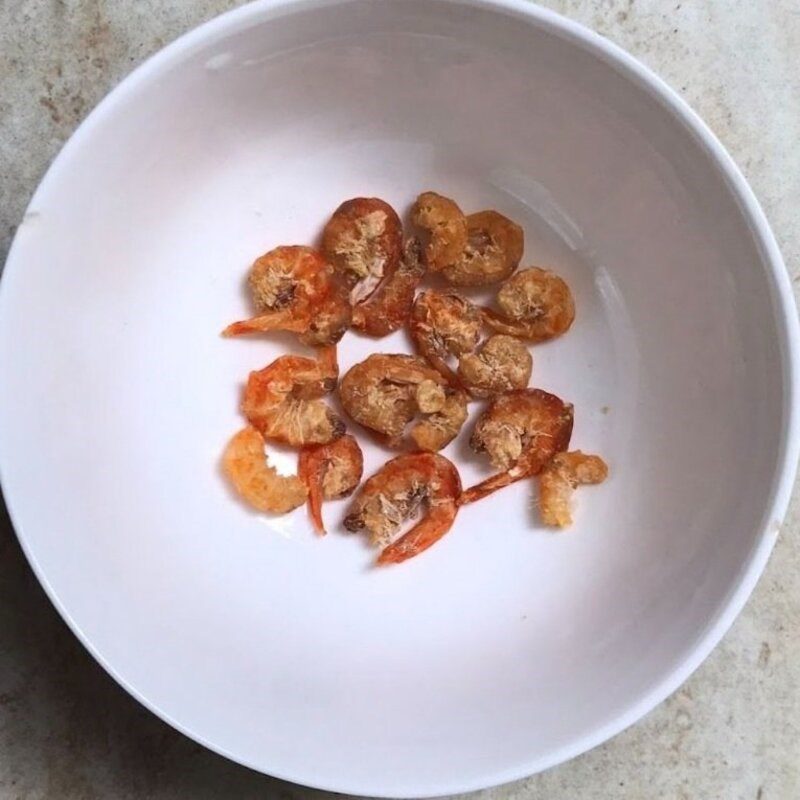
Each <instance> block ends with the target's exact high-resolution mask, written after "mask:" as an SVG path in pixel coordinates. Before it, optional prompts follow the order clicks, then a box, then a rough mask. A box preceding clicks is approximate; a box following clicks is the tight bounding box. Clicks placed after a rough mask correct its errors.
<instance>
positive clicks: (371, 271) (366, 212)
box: [322, 197, 403, 305]
mask: <svg viewBox="0 0 800 800" xmlns="http://www.w3.org/2000/svg"><path fill="white" fill-rule="evenodd" d="M402 250H403V225H402V223H401V222H400V217H398V216H397V213H396V212H395V210H394V209H393V208H392V207H391V206H390V205H389V204H388V203H385V202H384V201H383V200H380V199H378V198H377V197H355V198H353V199H352V200H346V201H345V202H344V203H342V204H341V205H340V206H339V208H337V209H336V211H334V212H333V216H331V218H330V220H328V223H327V225H326V226H325V230H324V231H323V232H322V252H323V253H324V254H325V256H326V257H327V258H328V260H329V261H330V262H331V263H332V264H333V265H334V267H336V269H337V270H338V271H339V272H340V274H341V275H342V276H343V277H344V281H345V283H346V284H347V286H348V287H349V288H350V300H351V302H352V303H353V305H357V304H358V303H361V302H363V301H364V300H366V299H367V298H368V297H369V296H370V295H371V294H372V293H373V292H374V291H375V289H376V288H377V287H378V284H379V283H380V282H381V280H382V278H383V276H384V275H388V274H392V273H394V272H395V271H396V270H397V267H398V264H399V262H400V258H401V255H402Z"/></svg>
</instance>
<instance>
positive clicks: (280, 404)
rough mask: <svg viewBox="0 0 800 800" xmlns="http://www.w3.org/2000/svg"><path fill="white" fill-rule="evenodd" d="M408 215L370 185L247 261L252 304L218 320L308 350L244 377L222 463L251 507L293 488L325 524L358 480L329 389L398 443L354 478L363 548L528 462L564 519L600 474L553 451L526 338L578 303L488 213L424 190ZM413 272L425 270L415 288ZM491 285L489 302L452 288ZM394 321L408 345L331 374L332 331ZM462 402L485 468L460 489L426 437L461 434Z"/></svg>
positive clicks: (558, 322)
mask: <svg viewBox="0 0 800 800" xmlns="http://www.w3.org/2000/svg"><path fill="white" fill-rule="evenodd" d="M410 219H411V221H412V225H413V227H414V233H413V235H411V236H408V237H404V232H403V225H402V223H401V221H400V218H399V217H398V215H397V213H396V212H395V210H394V209H393V208H392V207H391V206H390V205H388V204H387V203H385V202H384V201H383V200H379V199H377V198H366V197H357V198H354V199H352V200H347V201H346V202H344V203H342V205H340V206H339V208H337V209H336V211H335V212H334V213H333V215H332V216H331V218H330V220H328V223H327V225H326V226H325V229H324V231H323V234H322V240H321V246H320V248H319V249H314V248H311V247H301V246H290V247H276V248H275V249H274V250H270V251H269V252H268V253H265V254H264V255H262V256H261V257H260V258H257V259H256V261H255V262H254V264H253V266H252V267H251V270H250V275H249V279H248V285H249V289H250V294H251V296H252V301H253V307H254V309H255V312H256V313H255V315H254V316H253V317H252V318H250V319H247V320H242V321H240V322H234V323H233V324H232V325H229V326H228V327H227V328H226V329H225V331H224V334H225V335H226V336H239V335H242V334H249V333H262V332H267V331H289V332H292V333H294V334H296V336H297V337H298V339H299V341H300V342H302V343H303V344H305V345H307V346H309V347H312V348H315V350H316V355H315V357H313V358H311V357H307V356H299V355H284V356H280V357H279V358H277V359H275V360H274V361H273V362H272V363H271V364H268V365H267V366H265V367H264V368H263V369H260V370H256V371H254V372H251V373H250V376H249V378H248V380H247V384H246V386H245V390H244V395H243V398H242V404H241V410H242V413H243V415H244V417H245V418H246V420H247V423H248V424H247V427H245V428H243V429H242V430H241V431H239V432H238V433H237V434H235V435H234V437H233V438H232V439H231V440H230V442H229V443H228V445H227V447H226V449H225V453H224V456H223V461H222V465H223V469H224V472H225V474H226V475H227V477H228V478H229V480H230V482H231V484H232V486H233V487H234V489H235V490H236V491H237V493H238V494H239V495H240V496H241V498H242V499H243V500H244V501H246V502H247V503H248V504H249V505H250V506H252V507H253V508H255V509H257V510H259V511H264V512H271V513H275V514H285V513H287V512H289V511H292V510H293V509H295V508H297V507H298V506H300V505H302V504H304V503H307V504H308V511H309V515H310V517H311V521H312V523H313V525H314V528H315V529H316V530H317V531H318V532H319V533H320V534H324V533H325V524H324V522H323V518H322V504H323V502H324V501H325V500H332V499H337V498H343V497H348V496H349V495H351V494H353V493H354V492H355V491H356V489H358V487H359V484H361V478H362V473H363V456H362V452H361V448H360V446H359V444H358V442H357V440H356V439H355V437H354V436H353V435H352V434H348V433H346V424H345V421H344V420H343V419H342V417H341V416H340V415H339V414H337V412H336V411H335V410H334V409H333V408H332V407H331V405H330V404H329V403H328V402H327V401H326V398H327V397H328V395H331V394H332V393H336V394H337V395H338V400H339V402H340V404H341V407H342V409H344V412H345V413H346V415H347V416H348V417H349V418H350V420H352V421H353V422H355V423H357V424H358V425H359V426H361V427H362V428H366V429H367V430H369V431H370V432H371V434H372V435H373V437H375V438H376V439H377V440H378V441H380V442H381V443H382V444H384V445H385V446H387V447H389V448H392V449H401V450H407V451H409V452H405V453H402V454H401V455H398V456H397V457H395V458H393V459H391V460H390V461H388V462H387V463H386V464H384V466H383V467H381V468H380V469H379V470H378V471H377V472H376V473H375V474H374V475H372V477H370V478H369V479H368V480H366V481H365V482H364V483H363V484H362V485H361V488H360V489H359V491H358V493H357V494H356V496H355V499H354V500H353V502H352V504H351V506H350V509H349V511H348V513H347V515H346V516H345V518H344V522H343V524H344V528H345V529H346V530H348V531H364V532H366V533H367V534H368V536H369V539H370V541H371V542H372V544H374V545H377V546H379V547H380V548H381V553H380V555H379V557H378V562H377V563H378V564H394V563H399V562H401V561H405V560H406V559H409V558H412V557H413V556H415V555H417V554H419V553H421V552H422V551H423V550H426V549H427V548H428V547H430V546H431V545H433V544H435V543H436V542H437V541H438V540H439V539H441V538H442V536H444V535H445V534H446V533H447V532H448V531H449V530H450V528H451V527H452V525H453V523H454V521H455V518H456V515H457V514H458V512H459V509H460V508H461V507H462V506H464V505H466V504H468V503H473V502H475V501H477V500H480V499H482V498H484V497H486V496H487V495H489V494H491V493H493V492H495V491H497V490H498V489H501V488H503V487H504V486H508V485H509V484H511V483H514V482H515V481H519V480H522V479H524V478H530V477H534V476H536V477H537V478H538V483H539V501H538V506H539V512H540V515H541V519H542V522H543V523H544V524H546V525H551V526H555V527H565V526H567V525H569V524H571V522H572V511H571V496H572V493H573V492H574V490H575V488H576V487H577V486H579V485H583V484H594V483H600V482H602V481H603V480H605V478H606V477H607V474H608V468H607V466H606V464H605V462H604V461H603V460H602V459H601V458H600V457H599V456H596V455H585V454H584V453H582V452H581V451H580V450H576V451H571V452H570V451H569V450H568V448H569V444H570V438H571V436H572V425H573V416H574V411H573V407H572V405H571V404H570V403H566V402H564V401H563V400H561V399H560V398H559V397H556V396H555V395H553V394H550V393H548V392H545V391H544V390H542V389H534V388H529V386H528V384H529V381H530V378H531V371H532V369H533V359H532V357H531V353H530V351H529V349H528V345H529V344H530V343H538V342H544V341H547V340H548V339H553V338H555V337H557V336H561V335H562V334H564V333H566V332H567V331H568V330H569V328H570V326H571V325H572V323H573V320H574V319H575V303H574V301H573V297H572V293H571V291H570V289H569V286H567V284H566V283H565V282H564V280H563V279H562V278H560V277H559V276H558V275H556V274H555V273H554V272H551V271H550V270H548V269H543V268H541V267H530V268H526V269H519V264H520V261H521V260H522V254H523V247H524V234H523V230H522V228H521V227H520V226H519V225H517V224H516V223H514V222H512V221H511V220H510V219H508V218H506V217H504V216H503V215H502V214H500V213H498V212H497V211H493V210H487V211H479V212H477V213H475V214H467V215H465V214H464V213H463V212H462V211H461V209H460V208H459V206H458V205H457V204H456V202H455V201H454V200H452V199H450V198H449V197H444V196H442V195H439V194H436V193H435V192H424V193H423V194H421V195H420V196H419V197H418V198H417V200H416V202H415V203H414V206H413V208H412V209H411V215H410ZM426 275H430V276H432V277H433V279H434V282H436V283H437V284H438V286H437V287H435V288H428V289H425V290H422V291H419V292H418V291H417V289H418V288H419V286H420V284H421V282H422V280H423V278H424V277H425V276H426ZM492 285H495V286H497V293H496V296H495V304H494V306H493V307H482V306H479V305H476V304H475V303H473V302H472V301H471V300H469V299H468V298H467V297H465V296H464V295H463V294H461V293H460V292H459V290H458V287H484V286H492ZM402 327H407V329H408V332H409V334H410V336H411V339H412V341H413V342H414V345H415V348H416V350H417V355H408V354H404V353H375V354H373V355H371V356H369V357H368V358H366V359H365V360H364V361H361V362H360V363H358V364H355V365H353V366H352V367H351V368H350V369H349V370H348V371H347V372H346V373H345V375H344V376H342V378H341V380H339V365H338V361H337V351H336V346H337V343H338V342H339V340H340V339H341V338H342V336H344V334H345V332H346V331H347V330H348V329H349V328H353V329H354V330H356V331H358V332H360V333H363V334H367V335H369V336H373V337H382V336H386V335H387V334H389V333H392V332H393V331H396V330H399V329H400V328H402ZM486 334H488V335H486ZM476 400H486V401H488V402H487V404H486V407H485V409H484V410H483V412H482V413H481V414H480V415H479V416H478V419H477V423H476V424H475V426H474V428H473V430H472V433H471V436H470V439H469V444H470V447H471V448H472V449H473V450H474V451H475V452H476V453H483V454H485V455H486V456H487V458H488V460H489V462H490V464H491V466H492V467H493V468H494V469H495V470H496V473H495V474H494V475H492V476H491V477H489V478H487V479H486V480H484V481H482V482H481V483H479V484H477V485H476V486H472V487H469V488H467V489H462V487H461V479H460V477H459V474H458V470H457V469H456V467H455V465H454V464H453V463H452V462H451V461H449V460H448V459H447V458H445V457H444V456H442V455H440V454H439V452H438V451H439V450H441V449H442V448H444V447H445V446H446V445H448V444H449V443H450V442H452V441H453V439H455V438H456V436H458V434H459V432H460V431H461V429H462V427H463V425H464V423H465V422H466V420H467V416H468V407H469V403H470V402H473V401H476ZM270 441H272V442H280V443H282V444H284V445H289V446H291V447H296V448H298V449H299V457H298V467H297V475H280V474H279V473H278V472H277V471H276V470H275V468H274V467H271V466H270V465H269V461H268V457H267V454H266V452H265V446H266V443H267V442H270ZM420 511H421V512H422V516H421V519H419V520H418V521H417V522H416V523H415V524H414V525H413V526H412V527H411V528H410V530H408V531H407V532H406V533H404V534H401V532H400V529H401V528H402V527H403V525H404V523H405V522H406V521H407V520H409V519H410V518H412V517H413V516H415V515H417V514H418V513H419V512H420Z"/></svg>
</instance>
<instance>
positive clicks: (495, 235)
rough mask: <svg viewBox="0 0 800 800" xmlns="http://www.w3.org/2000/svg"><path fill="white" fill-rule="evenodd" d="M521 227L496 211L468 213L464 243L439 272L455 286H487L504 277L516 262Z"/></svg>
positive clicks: (518, 258) (518, 253)
mask: <svg viewBox="0 0 800 800" xmlns="http://www.w3.org/2000/svg"><path fill="white" fill-rule="evenodd" d="M523 247H524V234H523V232H522V228H520V226H519V225H517V224H516V223H515V222H512V221H511V220H510V219H508V218H507V217H504V216H503V215H502V214H499V213H498V212H497V211H479V212H478V213H477V214H470V215H469V216H468V217H467V245H466V247H465V248H464V251H463V252H462V253H461V255H460V256H459V257H458V259H456V260H455V261H454V262H453V263H452V264H449V265H447V266H446V267H445V268H444V269H443V270H442V275H443V276H444V277H445V279H446V280H448V281H450V283H454V284H456V285H457V286H487V285H488V284H490V283H497V282H498V281H502V280H505V279H506V278H507V277H508V276H509V275H511V273H512V272H513V271H514V270H515V269H516V268H517V267H518V266H519V262H520V259H521V258H522V250H523Z"/></svg>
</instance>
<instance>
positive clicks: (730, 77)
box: [0, 0, 800, 800]
mask: <svg viewBox="0 0 800 800" xmlns="http://www.w3.org/2000/svg"><path fill="white" fill-rule="evenodd" d="M236 4H237V3H236V2H234V1H233V0H0V263H3V262H4V261H5V255H6V253H7V251H8V247H9V245H10V242H11V239H12V237H13V234H14V231H15V228H16V225H17V224H18V223H19V221H20V219H21V217H22V214H23V210H24V208H25V206H26V204H27V202H28V199H29V197H30V195H31V193H32V191H33V189H34V188H35V186H36V184H37V182H38V181H39V179H40V178H41V177H42V175H43V173H44V171H45V169H46V168H47V165H48V163H49V162H50V160H51V159H52V158H53V156H54V155H55V154H56V152H57V151H58V149H59V148H60V147H61V145H62V143H63V142H64V141H65V140H66V139H67V137H69V135H70V134H71V133H72V131H73V130H74V128H75V127H76V126H77V125H78V123H80V121H81V120H82V119H83V118H84V117H85V116H86V114H87V113H88V112H89V111H90V110H91V109H92V107H93V106H94V105H95V104H96V103H97V102H98V101H99V100H100V99H101V98H102V97H103V95H105V94H106V92H107V91H108V90H109V89H110V88H111V87H112V86H113V85H115V84H116V83H117V82H118V81H119V80H121V79H122V78H123V77H124V76H125V75H126V74H127V73H128V72H129V71H130V70H131V69H132V68H133V67H134V66H135V65H136V64H138V63H139V62H141V61H142V60H143V59H144V58H145V57H147V56H148V55H150V54H151V53H153V52H155V51H156V50H158V49H159V48H160V47H162V46H163V45H164V44H165V43H167V42H169V41H170V40H172V39H174V38H175V37H176V36H178V35H179V34H181V33H183V32H184V31H186V30H187V29H189V28H191V27H193V26H195V25H196V24H197V23H199V22H201V21H203V20H205V19H208V18H210V17H212V16H214V15H215V14H217V13H219V12H221V11H224V10H225V9H227V8H229V7H231V6H233V5H236ZM544 5H546V6H548V7H550V8H552V9H554V10H556V11H559V12H561V13H563V14H565V15H566V16H568V17H571V18H572V19H575V20H578V21H579V22H583V23H584V24H586V25H589V26H590V27H592V28H594V29H595V30H597V31H599V32H600V33H602V34H604V35H606V36H608V37H609V38H610V39H612V40H614V41H615V42H617V43H619V44H620V45H622V46H623V47H625V48H626V49H627V50H629V51H630V52H631V53H633V54H634V55H635V56H637V57H638V58H640V59H641V60H642V61H643V62H644V63H646V64H648V65H649V66H650V67H652V68H653V69H654V70H655V71H656V72H658V73H659V74H660V75H661V76H662V77H663V78H665V79H666V80H667V82H668V83H670V84H671V85H672V86H673V87H674V88H675V89H677V90H678V91H679V92H680V93H681V94H682V95H683V96H684V97H685V98H686V99H687V100H688V102H689V103H690V104H691V105H692V106H693V107H694V108H695V109H696V110H697V111H698V112H699V113H700V115H701V116H702V117H703V118H704V119H705V120H706V122H708V124H709V125H710V126H711V128H712V129H713V130H714V131H715V132H716V133H717V135H718V136H719V137H720V139H721V140H722V142H723V143H724V144H725V145H726V146H727V148H728V149H729V150H730V152H731V153H732V155H733V157H734V158H735V160H736V161H737V162H738V164H739V165H740V167H741V168H742V169H743V171H744V173H745V175H746V176H747V178H748V180H749V181H750V183H751V185H752V186H753V188H754V189H755V192H756V194H757V195H758V196H759V198H760V200H761V202H762V204H763V205H764V208H765V210H766V212H767V216H768V217H769V219H770V221H771V223H772V225H773V228H774V230H775V234H776V236H777V238H778V241H779V243H780V245H781V247H782V250H783V254H784V257H785V259H786V263H787V266H788V268H789V270H790V272H791V275H792V278H793V281H794V282H795V283H797V282H800V218H798V209H800V148H798V146H797V142H798V141H800V70H798V69H797V53H798V52H800V0H750V2H738V0H671V1H670V2H665V0H548V2H545V3H544ZM42 479H43V480H44V481H46V480H47V476H46V474H45V475H43V476H42ZM795 494H796V496H795V500H794V502H793V504H792V507H791V509H790V513H789V516H788V517H787V521H786V524H785V526H784V529H783V532H782V535H781V536H780V537H779V540H778V544H777V547H776V549H775V552H774V554H773V556H772V559H771V560H770V562H769V565H768V567H767V570H766V572H765V574H764V576H763V578H762V579H761V581H760V583H759V584H758V587H757V588H756V590H755V593H754V594H753V597H752V598H751V600H750V602H749V603H748V604H747V607H746V608H745V610H744V613H743V614H742V615H741V616H740V618H739V619H738V621H737V622H736V623H735V625H734V626H733V628H732V630H731V631H730V632H729V633H728V635H727V636H726V637H725V639H724V640H723V642H722V643H721V644H720V646H719V647H717V649H716V650H715V651H714V653H713V654H712V655H711V657H710V658H709V659H708V660H707V661H706V662H705V664H704V665H703V666H702V667H701V668H700V669H699V670H698V671H697V672H696V673H695V675H694V676H693V677H692V678H691V679H690V680H689V681H688V682H687V683H686V684H685V685H684V686H683V687H682V688H681V689H680V690H679V691H678V692H676V693H675V694H674V695H673V696H672V697H671V698H670V699H669V700H668V701H667V702H665V703H663V704H662V705H661V706H659V707H658V708H657V709H656V710H655V711H653V712H652V713H650V714H649V715H648V716H647V717H646V718H645V719H644V720H642V721H641V722H639V723H638V724H637V725H635V726H634V727H633V728H630V729H628V730H627V731H625V732H624V733H622V734H620V735H619V736H617V737H616V738H614V739H613V740H611V741H610V742H607V743H606V744H605V745H603V746H601V747H598V748H596V749H595V750H593V751H591V752H590V753H587V754H586V755H583V756H581V757H579V758H576V759H574V760H573V761H570V762H569V763H567V764H564V765H562V766H560V767H556V768H554V769H552V770H550V771H548V772H546V773H544V774H542V775H538V776H534V777H532V778H529V779H527V780H523V781H519V782H517V783H514V784H510V785H507V786H502V787H499V788H495V789H489V790H486V791H484V792H480V793H476V795H474V796H473V797H475V798H476V800H478V798H480V800H495V798H496V799H497V800H512V798H540V797H541V798H547V800H574V799H575V798H612V797H613V798H623V799H624V798H631V799H632V800H633V799H634V798H635V799H636V800H645V798H646V800H658V798H663V799H664V800H689V799H691V800H695V799H698V800H699V799H701V798H702V800H714V799H715V798H719V799H720V800H739V799H740V798H741V800H772V799H773V798H775V800H788V798H797V797H800V543H798V539H797V537H796V535H795V534H796V533H797V531H798V528H799V527H800V505H798V500H797V493H795ZM0 513H2V518H0V555H1V556H2V569H0V797H2V798H59V800H69V799H70V798H87V799H88V798H112V797H113V798H117V800H125V798H140V797H148V798H155V799H156V800H162V798H163V799H164V800H166V799H167V798H170V799H171V798H176V799H177V798H192V800H202V799H203V798H220V797H236V798H251V797H252V798H255V797H276V796H277V797H281V798H301V797H302V798H321V797H323V796H326V795H325V793H323V792H318V791H313V790H309V789H304V788H301V787H298V786H294V785H291V784H287V783H283V782H281V781H278V780H276V779H273V778H267V777H264V776H262V775H259V774H257V773H254V772H251V771H250V770H247V769H245V768H243V767H239V766H237V765H235V764H233V763H231V762H229V761H226V760H225V759H223V758H221V757H219V756H216V755H214V754H213V753H211V752H209V751H207V750H204V749H203V748H202V747H200V746H199V745H196V744H195V743H194V742H192V741H190V740H189V739H187V738H185V737H183V736H182V735H181V734H179V733H176V732H175V731H173V730H172V729H171V728H169V727H168V726H167V725H165V724H164V723H162V722H161V721H160V720H158V719H156V718H155V717H154V716H152V715H151V714H150V713H149V712H148V711H146V710H145V709H144V708H142V707H141V706H139V705H138V704H137V703H136V702H135V701H134V700H133V699H132V698H131V697H129V696H128V695H127V694H126V693H125V692H124V691H123V690H122V689H121V688H119V687H118V686H117V685H116V684H115V683H114V681H113V680H112V679H111V678H109V677H108V676H107V675H106V674H105V672H104V671H103V670H102V669H101V668H100V667H99V666H98V665H97V664H96V663H95V662H94V661H93V660H92V658H91V657H90V656H89V655H88V653H87V652H85V651H84V649H83V647H82V646H81V645H80V644H79V643H78V641H77V640H76V639H75V638H74V637H73V636H72V634H71V633H70V632H69V631H68V630H67V628H66V626H65V625H64V624H63V623H62V622H61V620H60V618H59V617H58V616H57V614H56V612H55V611H54V610H53V608H52V607H51V605H50V603H49V601H48V600H47V599H46V598H45V596H44V594H43V592H42V590H41V588H40V587H39V585H38V583H37V581H36V579H35V578H34V576H33V574H32V573H31V571H30V569H29V567H28V566H27V563H26V562H25V559H24V557H23V556H22V553H21V551H20V548H19V545H18V544H17V541H16V539H15V537H14V535H13V533H12V531H11V527H10V525H9V523H8V520H7V517H6V516H5V513H4V512H3V511H2V508H0Z"/></svg>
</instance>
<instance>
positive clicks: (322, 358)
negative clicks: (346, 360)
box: [319, 344, 339, 376]
mask: <svg viewBox="0 0 800 800" xmlns="http://www.w3.org/2000/svg"><path fill="white" fill-rule="evenodd" d="M319 363H320V365H321V366H322V368H323V369H324V370H325V371H326V372H328V373H330V374H331V375H337V376H338V374H339V355H338V351H337V348H336V345H335V344H329V345H326V346H325V347H320V348H319Z"/></svg>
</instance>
